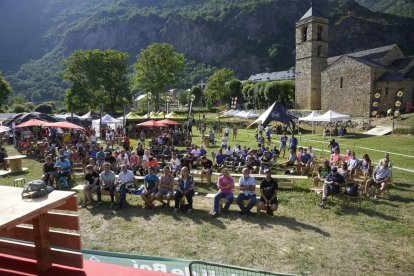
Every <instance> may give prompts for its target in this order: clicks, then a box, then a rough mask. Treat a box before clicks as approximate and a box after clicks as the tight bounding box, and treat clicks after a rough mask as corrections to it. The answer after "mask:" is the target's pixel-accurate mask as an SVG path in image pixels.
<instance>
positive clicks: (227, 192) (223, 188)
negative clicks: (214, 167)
mask: <svg viewBox="0 0 414 276" xmlns="http://www.w3.org/2000/svg"><path fill="white" fill-rule="evenodd" d="M221 172H222V176H220V177H219V179H218V181H217V187H218V189H219V190H218V192H217V194H216V195H215V197H214V210H213V217H218V215H219V213H218V209H219V202H220V199H222V198H224V197H225V198H227V201H226V204H225V205H224V208H223V213H227V212H228V210H229V208H230V204H231V203H232V202H233V198H234V196H233V188H234V179H233V177H231V176H230V174H229V170H228V169H227V168H224V169H223V170H222V171H221Z"/></svg>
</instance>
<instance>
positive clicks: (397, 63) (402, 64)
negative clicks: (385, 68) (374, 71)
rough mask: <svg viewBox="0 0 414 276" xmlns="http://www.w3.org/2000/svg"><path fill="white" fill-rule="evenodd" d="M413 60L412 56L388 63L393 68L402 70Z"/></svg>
mask: <svg viewBox="0 0 414 276" xmlns="http://www.w3.org/2000/svg"><path fill="white" fill-rule="evenodd" d="M413 60H414V56H410V57H406V58H400V59H396V60H394V61H393V62H392V63H391V64H390V66H391V67H394V68H395V69H398V70H402V69H404V68H405V67H407V66H408V65H409V64H410V62H411V61H413Z"/></svg>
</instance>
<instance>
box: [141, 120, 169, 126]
mask: <svg viewBox="0 0 414 276" xmlns="http://www.w3.org/2000/svg"><path fill="white" fill-rule="evenodd" d="M137 126H140V127H166V126H167V125H165V124H163V123H160V122H157V121H155V120H149V121H146V122H143V123H140V124H137Z"/></svg>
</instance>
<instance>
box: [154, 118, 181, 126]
mask: <svg viewBox="0 0 414 276" xmlns="http://www.w3.org/2000/svg"><path fill="white" fill-rule="evenodd" d="M158 123H162V124H164V125H171V126H175V125H179V123H177V122H176V121H173V120H170V119H164V120H161V121H158Z"/></svg>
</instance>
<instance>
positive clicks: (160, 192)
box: [156, 189, 174, 197]
mask: <svg viewBox="0 0 414 276" xmlns="http://www.w3.org/2000/svg"><path fill="white" fill-rule="evenodd" d="M163 195H169V196H170V197H174V191H173V190H168V189H161V190H158V192H157V194H156V196H157V197H161V196H163Z"/></svg>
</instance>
